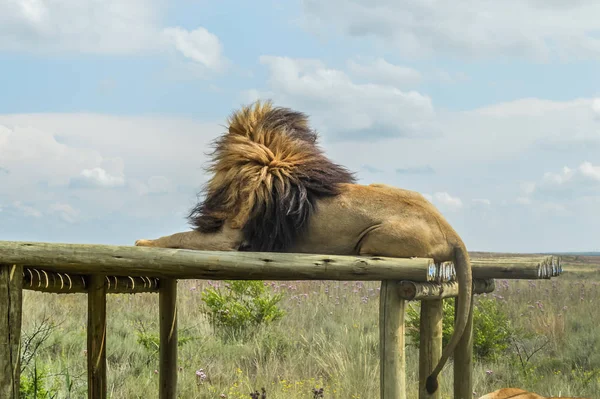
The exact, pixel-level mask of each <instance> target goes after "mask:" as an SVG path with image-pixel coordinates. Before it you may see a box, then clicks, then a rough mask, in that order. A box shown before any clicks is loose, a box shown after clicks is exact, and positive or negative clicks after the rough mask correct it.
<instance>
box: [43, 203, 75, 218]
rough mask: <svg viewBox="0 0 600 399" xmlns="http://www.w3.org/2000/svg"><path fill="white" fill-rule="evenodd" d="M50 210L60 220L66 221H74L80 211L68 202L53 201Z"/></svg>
mask: <svg viewBox="0 0 600 399" xmlns="http://www.w3.org/2000/svg"><path fill="white" fill-rule="evenodd" d="M50 212H52V213H56V214H58V215H59V216H60V218H61V219H62V220H64V221H65V222H68V223H75V222H76V221H77V219H78V217H79V214H80V211H79V210H78V209H75V208H73V207H72V206H71V205H70V204H65V203H54V204H52V205H51V206H50Z"/></svg>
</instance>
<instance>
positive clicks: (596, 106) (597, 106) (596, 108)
mask: <svg viewBox="0 0 600 399" xmlns="http://www.w3.org/2000/svg"><path fill="white" fill-rule="evenodd" d="M592 111H593V112H594V114H595V115H596V117H597V118H598V119H600V98H595V99H594V101H593V102H592Z"/></svg>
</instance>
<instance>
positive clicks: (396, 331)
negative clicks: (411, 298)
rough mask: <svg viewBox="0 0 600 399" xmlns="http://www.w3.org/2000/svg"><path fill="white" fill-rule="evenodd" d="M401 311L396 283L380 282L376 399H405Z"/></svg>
mask: <svg viewBox="0 0 600 399" xmlns="http://www.w3.org/2000/svg"><path fill="white" fill-rule="evenodd" d="M404 307H405V301H404V300H403V299H401V298H400V295H399V292H398V282H396V281H390V280H384V281H382V282H381V292H380V294H379V351H380V366H379V367H380V374H379V381H380V388H379V390H380V394H379V397H380V399H406V358H405V354H404Z"/></svg>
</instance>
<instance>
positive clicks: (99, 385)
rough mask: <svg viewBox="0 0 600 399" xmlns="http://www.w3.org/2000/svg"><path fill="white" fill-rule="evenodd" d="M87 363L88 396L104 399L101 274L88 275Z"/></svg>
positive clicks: (104, 373)
mask: <svg viewBox="0 0 600 399" xmlns="http://www.w3.org/2000/svg"><path fill="white" fill-rule="evenodd" d="M87 363H88V364H87V368H88V398H89V399H106V397H107V396H106V286H105V285H104V276H101V275H91V276H90V277H89V288H88V324H87Z"/></svg>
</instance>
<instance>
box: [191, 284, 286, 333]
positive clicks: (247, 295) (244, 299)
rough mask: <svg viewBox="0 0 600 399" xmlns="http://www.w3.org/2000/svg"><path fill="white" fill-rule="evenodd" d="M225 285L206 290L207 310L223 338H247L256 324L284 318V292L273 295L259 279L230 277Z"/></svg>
mask: <svg viewBox="0 0 600 399" xmlns="http://www.w3.org/2000/svg"><path fill="white" fill-rule="evenodd" d="M223 283H224V288H223V289H222V288H221V287H209V288H207V289H205V290H204V291H203V292H202V301H204V303H205V304H206V306H205V308H204V309H203V312H204V313H205V314H207V315H208V317H209V320H210V323H211V324H212V326H213V328H215V330H216V332H217V333H218V334H219V335H221V337H223V338H226V339H231V338H235V337H237V338H242V339H243V338H247V337H249V336H250V335H252V334H253V333H254V331H255V330H256V327H258V326H260V325H264V324H269V323H271V322H273V321H276V320H278V319H280V318H281V317H283V315H284V312H283V310H281V309H280V308H279V307H278V306H277V304H278V303H279V302H280V301H281V299H282V298H283V295H282V294H275V295H272V294H271V293H270V292H269V290H268V288H267V287H266V286H265V285H264V283H263V282H262V281H259V280H249V281H245V280H227V281H224V282H223Z"/></svg>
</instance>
